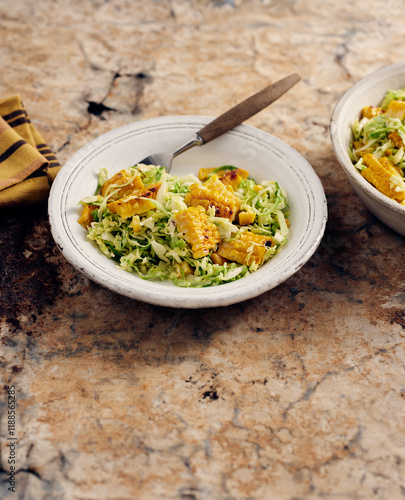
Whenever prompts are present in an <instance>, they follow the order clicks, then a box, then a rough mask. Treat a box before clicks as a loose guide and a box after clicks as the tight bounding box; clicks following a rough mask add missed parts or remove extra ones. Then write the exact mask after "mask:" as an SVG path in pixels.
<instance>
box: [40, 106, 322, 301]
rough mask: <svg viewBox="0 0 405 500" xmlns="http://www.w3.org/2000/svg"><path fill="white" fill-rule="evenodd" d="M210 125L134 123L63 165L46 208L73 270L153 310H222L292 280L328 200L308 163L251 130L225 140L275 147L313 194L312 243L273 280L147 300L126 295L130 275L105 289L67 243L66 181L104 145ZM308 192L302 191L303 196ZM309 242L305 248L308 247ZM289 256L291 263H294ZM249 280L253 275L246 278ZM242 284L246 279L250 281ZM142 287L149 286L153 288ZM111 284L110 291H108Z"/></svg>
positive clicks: (170, 120) (178, 120)
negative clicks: (198, 294) (197, 294)
mask: <svg viewBox="0 0 405 500" xmlns="http://www.w3.org/2000/svg"><path fill="white" fill-rule="evenodd" d="M209 120H212V118H210V117H203V116H185V115H177V116H170V117H169V116H165V117H157V118H149V119H145V120H138V121H134V122H131V123H129V124H126V125H123V126H120V127H117V128H113V129H112V130H110V131H108V132H105V133H104V134H101V135H100V136H98V137H96V138H95V139H93V140H92V141H90V142H89V143H87V144H86V145H85V146H83V147H82V148H80V149H79V150H78V151H77V152H76V153H74V154H73V155H72V156H71V157H70V158H69V159H68V160H67V162H66V164H65V166H64V169H65V170H62V171H61V172H60V174H62V175H60V174H58V176H57V177H56V179H55V182H54V183H53V185H52V188H51V193H50V197H49V203H48V214H49V222H50V226H51V232H52V236H53V238H54V240H55V242H56V244H57V246H58V247H59V249H60V251H61V252H62V254H63V255H64V256H65V258H66V259H67V260H68V261H69V262H70V263H71V264H72V265H73V266H74V267H76V269H78V270H79V271H80V272H81V273H82V274H84V275H85V276H87V277H88V278H89V279H90V280H91V281H93V282H96V283H98V284H100V285H102V286H103V287H105V288H109V289H110V290H113V291H115V292H117V293H119V294H121V295H126V296H127V297H130V298H133V299H137V300H140V301H142V302H146V303H150V304H154V305H160V306H166V307H174V308H187V309H190V308H210V307H217V306H226V305H231V304H234V303H238V302H242V301H245V300H248V299H251V298H254V297H256V296H258V295H261V294H262V293H265V292H267V291H270V290H271V289H272V288H275V287H276V286H278V285H280V284H281V283H282V282H284V281H285V280H286V279H288V278H289V277H290V276H292V275H293V274H294V273H295V272H296V271H298V270H299V269H300V268H301V267H302V266H303V265H304V264H305V263H306V262H307V261H308V260H309V259H310V258H311V256H312V255H313V253H314V252H315V251H316V249H317V247H318V246H319V244H320V242H321V239H322V237H323V234H324V231H325V227H326V222H327V203H326V196H325V192H324V189H323V186H322V183H321V181H320V179H319V177H318V175H317V174H316V172H315V170H314V169H313V167H312V166H311V165H310V164H309V162H308V161H307V160H306V159H305V158H304V157H303V156H302V155H301V154H300V153H299V152H298V151H297V150H295V149H294V148H293V147H291V146H290V145H288V144H287V143H285V142H283V141H282V140H281V139H278V138H277V137H275V136H273V135H271V134H269V133H268V132H265V131H263V130H261V129H257V128H255V127H252V126H250V125H245V124H243V125H239V126H238V127H236V128H235V129H233V130H232V131H230V132H228V134H232V135H234V136H237V137H240V138H244V139H246V138H247V137H250V138H251V139H253V141H254V142H257V143H258V144H263V145H265V144H267V146H266V149H270V150H271V149H272V148H276V145H277V148H276V149H277V150H278V151H279V153H278V154H280V153H282V152H285V153H286V154H287V157H288V158H289V161H290V162H291V163H290V167H289V168H290V169H291V168H293V167H292V165H296V164H297V163H298V164H301V166H302V167H303V168H302V171H300V170H299V169H298V167H297V173H295V175H296V176H297V178H298V179H301V180H305V182H304V185H306V186H307V188H310V190H311V193H309V194H310V195H311V196H309V194H308V193H307V199H308V200H312V201H311V202H310V204H309V210H310V218H309V221H308V224H309V226H308V227H310V231H309V232H310V233H311V234H312V237H311V238H310V240H308V235H306V237H305V238H306V239H305V241H303V242H302V241H301V242H300V245H299V246H298V248H296V250H294V252H293V254H291V255H290V258H289V259H287V261H285V262H284V263H282V262H280V263H278V264H279V265H278V268H279V272H278V273H277V272H276V273H275V275H274V276H273V277H269V276H266V277H264V276H261V278H260V279H257V280H256V279H255V281H256V288H255V289H254V288H253V286H250V287H249V293H246V291H243V292H242V290H237V289H236V288H242V287H241V286H240V284H241V283H242V281H243V279H242V280H240V281H239V282H234V283H229V284H223V285H221V286H218V287H214V288H215V290H214V289H213V288H212V287H208V288H201V289H195V290H203V291H204V290H206V291H207V290H208V292H204V293H206V294H207V297H206V295H203V298H201V297H195V298H194V300H189V299H188V298H187V300H185V302H182V300H183V298H184V297H183V296H182V297H180V298H179V295H182V294H183V293H185V291H187V290H189V289H179V290H183V291H182V292H181V294H171V295H172V296H170V294H169V293H168V292H169V290H167V291H165V292H163V291H162V290H159V289H157V290H156V291H153V292H151V291H150V289H149V290H148V289H147V290H146V295H143V296H141V295H140V293H139V292H138V291H136V290H135V287H133V288H132V289H131V290H125V281H126V280H127V279H129V277H130V274H129V273H128V274H127V275H126V278H124V279H122V280H121V278H120V280H119V282H116V281H115V282H114V283H112V282H111V283H108V280H106V279H105V274H106V273H104V274H103V275H102V276H101V277H100V275H96V274H95V273H94V268H87V267H86V266H85V265H83V261H82V259H81V257H80V255H79V253H78V252H77V249H76V246H77V245H75V243H74V242H72V240H69V238H66V234H67V233H66V231H67V230H66V228H65V226H64V225H65V223H68V221H67V219H66V217H67V215H66V213H65V214H63V211H64V210H65V208H64V207H65V205H64V201H63V200H65V201H66V196H67V195H66V193H68V192H69V186H70V188H71V187H72V186H71V185H70V184H71V182H70V180H71V179H72V177H74V176H75V174H76V173H77V172H78V171H79V170H80V168H85V169H86V168H88V167H87V166H86V165H88V164H87V163H86V162H87V158H89V157H92V155H93V153H94V154H95V155H97V154H98V151H103V150H104V148H105V146H106V144H105V142H106V141H107V142H108V143H114V144H118V143H120V141H121V139H123V138H125V140H128V139H129V138H130V139H132V138H133V137H134V134H135V135H137V134H139V135H142V136H143V137H144V136H145V133H147V130H148V128H150V129H151V130H158V131H162V130H163V131H164V130H166V129H170V127H171V128H172V129H173V130H178V129H179V126H180V129H181V128H184V127H187V130H188V129H189V130H190V131H191V130H193V128H190V126H191V127H196V130H197V129H198V128H197V127H199V128H201V125H205V124H206V123H207V122H208V121H209ZM293 160H294V161H293ZM83 165H84V166H83ZM293 170H295V167H294V168H293ZM298 172H300V173H298ZM307 188H303V189H304V190H306V189H307ZM315 203H316V205H315ZM61 226H63V227H64V231H65V232H62V231H61ZM307 241H308V243H306V242H307ZM279 255H280V257H281V256H282V252H280V254H279ZM293 255H294V258H292V257H293ZM276 257H277V256H276ZM86 262H87V261H86ZM287 264H288V268H287ZM120 271H122V273H127V272H126V271H124V270H120ZM259 271H260V270H259ZM252 276H253V274H252V275H250V278H251V277H252ZM257 278H259V276H257ZM246 279H249V276H248V277H247V278H246ZM121 281H122V283H121ZM146 283H149V284H150V283H151V282H146ZM249 283H250V282H249ZM111 284H113V285H114V288H112V286H110V285H111ZM269 284H271V286H269ZM147 288H148V287H147ZM225 289H226V290H228V291H229V292H230V293H229V294H227V296H225V293H222V292H221V293H218V291H219V290H224V291H225ZM176 290H177V289H176ZM184 290H185V291H184ZM193 290H194V289H193ZM208 293H209V295H211V296H212V299H211V297H208ZM215 296H216V297H215ZM217 299H220V300H219V302H218V301H217ZM201 300H203V301H204V303H201Z"/></svg>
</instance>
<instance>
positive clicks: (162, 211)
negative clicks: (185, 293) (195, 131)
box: [79, 164, 289, 287]
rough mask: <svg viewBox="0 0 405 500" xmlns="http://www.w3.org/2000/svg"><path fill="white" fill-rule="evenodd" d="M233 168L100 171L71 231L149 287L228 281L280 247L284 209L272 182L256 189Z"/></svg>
mask: <svg viewBox="0 0 405 500" xmlns="http://www.w3.org/2000/svg"><path fill="white" fill-rule="evenodd" d="M248 176H249V173H248V172H247V171H246V170H244V169H241V168H235V167H233V166H229V165H226V166H222V167H219V168H216V169H214V168H202V169H200V171H199V174H198V177H196V176H195V175H194V174H189V175H186V176H183V177H178V176H175V175H170V174H168V173H167V172H166V171H165V169H164V167H161V166H151V165H143V164H138V165H135V166H133V167H129V168H127V169H124V170H122V171H120V172H118V173H117V174H115V175H113V176H112V177H110V176H109V174H108V171H107V170H106V169H101V170H100V173H99V177H98V186H97V188H96V192H95V195H93V196H88V197H86V198H84V199H82V200H81V201H80V203H81V204H82V205H83V211H82V214H81V216H80V219H79V223H80V224H81V225H82V226H83V227H84V228H85V229H86V230H87V238H88V239H89V240H90V241H92V242H94V243H95V244H96V245H97V246H98V247H99V249H100V250H101V252H103V254H104V255H106V257H108V258H111V259H115V260H116V262H117V265H118V266H119V267H121V268H123V269H124V270H126V271H129V272H136V273H137V274H138V275H139V276H140V277H141V278H143V279H149V280H170V281H172V282H173V283H174V284H175V285H177V286H182V287H205V286H211V285H220V284H221V283H227V282H230V281H235V280H237V279H240V278H242V277H244V276H247V275H248V274H250V273H251V272H254V271H256V270H257V269H258V268H259V267H261V266H262V265H263V264H264V263H265V262H266V261H268V260H269V259H271V258H272V257H273V256H274V255H275V254H276V253H277V252H278V251H279V250H280V248H281V247H282V246H283V245H284V244H285V243H286V241H287V235H288V232H289V230H288V227H289V221H288V218H287V217H288V215H289V208H288V201H287V195H286V192H285V191H284V189H283V188H282V187H280V186H279V185H278V184H277V182H274V181H263V182H261V183H260V184H257V183H256V182H255V181H254V180H253V179H250V178H249V177H248Z"/></svg>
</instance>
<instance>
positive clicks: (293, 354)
mask: <svg viewBox="0 0 405 500" xmlns="http://www.w3.org/2000/svg"><path fill="white" fill-rule="evenodd" d="M404 11H405V7H404V4H403V2H400V1H395V0H392V1H382V0H372V1H369V2H361V1H347V2H344V3H341V2H336V1H322V2H321V1H320V0H318V1H309V0H308V1H305V0H301V1H300V0H297V1H292V0H288V1H283V2H281V1H280V2H276V1H271V0H264V1H262V2H259V1H253V0H252V1H244V2H242V1H238V0H234V1H232V0H229V1H219V0H217V1H214V0H204V1H203V0H193V1H190V2H186V1H174V0H173V1H163V2H158V1H151V2H142V1H140V0H134V1H129V0H115V1H113V0H111V1H101V0H94V1H88V0H87V1H79V0H52V1H51V0H39V1H38V2H35V3H33V2H30V1H28V0H2V2H1V3H0V62H1V69H0V95H1V96H6V95H8V94H11V93H16V92H18V93H20V95H21V96H22V98H23V100H24V103H25V105H26V107H27V109H28V112H29V114H30V116H31V119H32V121H33V122H34V123H35V125H36V126H37V127H38V128H39V130H40V131H41V132H42V133H43V135H44V137H45V138H46V140H47V141H48V143H49V144H50V145H51V147H52V148H53V149H54V150H55V152H56V153H57V156H58V158H59V160H60V161H61V162H62V163H63V162H64V161H65V160H66V159H67V158H69V157H70V155H72V154H73V153H74V152H75V151H77V150H78V149H79V148H80V147H81V146H83V145H84V144H86V143H87V142H88V141H89V140H91V139H93V138H95V137H97V136H98V135H100V134H101V133H103V132H105V131H108V130H110V129H112V128H114V127H117V126H120V125H123V124H126V123H129V122H132V121H134V120H140V119H144V118H150V117H155V116H162V115H176V114H198V115H209V116H216V115H218V114H219V112H220V111H223V110H225V109H227V108H228V107H230V106H231V105H233V104H236V103H237V102H238V101H239V100H241V99H243V98H244V97H246V96H247V95H249V94H251V93H253V92H255V91H256V90H259V89H260V88H262V87H263V86H264V85H266V84H267V83H269V82H272V81H275V80H277V79H279V77H282V76H286V75H287V74H289V73H292V72H295V71H297V72H299V73H300V74H301V75H302V82H301V83H300V84H299V85H297V86H296V88H295V89H294V90H293V91H292V92H291V93H289V94H288V98H287V97H286V98H285V99H283V100H280V101H279V102H278V103H275V104H274V105H273V106H271V107H270V108H268V109H267V110H265V111H263V112H261V113H260V114H258V115H257V116H255V117H254V118H251V119H250V120H249V121H248V123H250V124H251V125H254V126H257V127H259V128H262V129H263V130H266V131H268V132H271V133H273V134H275V135H277V136H278V137H279V138H281V139H283V140H284V141H286V142H287V143H289V144H290V145H291V146H293V147H295V148H296V149H297V150H298V151H299V152H300V153H301V154H302V155H304V156H305V157H306V158H307V159H308V160H309V162H310V163H311V164H312V165H313V167H314V169H315V171H316V172H317V173H318V175H319V177H320V179H321V181H322V183H323V185H324V188H325V192H326V195H327V199H328V205H329V221H328V225H327V229H326V233H325V236H324V239H323V241H322V243H321V245H320V247H319V249H318V250H317V252H316V253H315V254H314V256H313V257H312V258H311V259H310V261H309V262H308V263H307V264H306V265H305V266H304V267H303V268H302V269H301V270H300V271H298V272H297V273H296V274H295V275H294V276H292V277H291V278H290V279H288V280H287V281H286V282H285V283H283V284H282V285H280V286H279V287H277V288H276V289H274V290H272V291H270V292H268V293H266V294H264V295H262V296H260V297H258V298H257V299H254V300H250V301H247V302H244V303H241V304H238V305H233V306H229V307H225V308H218V309H214V310H197V311H192V310H191V311H190V310H181V309H178V310H177V309H169V308H163V307H154V306H151V305H147V304H144V303H141V302H136V301H133V300H130V299H127V298H124V297H122V296H119V295H115V294H114V293H112V292H110V291H108V290H106V289H104V288H102V287H100V286H98V285H96V284H94V283H92V282H90V281H88V280H87V279H86V278H85V277H83V276H82V275H81V274H80V273H79V272H78V271H76V270H75V269H74V268H72V266H71V265H70V264H68V263H67V262H66V261H65V259H64V258H63V257H62V256H61V254H60V253H59V251H58V249H57V248H56V247H55V244H54V242H53V240H52V237H51V235H50V230H49V225H48V222H47V212H46V207H36V208H34V209H30V210H15V211H13V213H5V212H4V213H1V214H0V217H1V219H0V220H1V228H0V252H1V258H0V266H1V272H0V280H1V288H0V290H1V296H0V304H1V344H0V345H1V356H0V366H1V370H0V378H1V384H2V387H3V390H2V394H3V396H4V397H3V396H2V398H1V402H0V410H1V435H0V437H1V443H2V445H1V456H0V458H1V474H0V478H1V486H0V497H1V498H4V499H13V498H18V499H25V500H28V499H29V500H31V499H34V500H37V499H38V500H42V499H46V500H56V499H57V500H132V499H142V500H149V499H167V500H169V499H170V500H234V499H238V500H239V499H243V500H248V499H249V500H259V499H260V500H267V499H269V500H318V499H324V498H330V499H333V500H353V499H359V500H360V499H362V500H363V499H364V500H370V499H379V500H400V499H402V498H404V497H405V418H404V417H405V353H404V333H405V307H404V306H405V276H404V259H405V250H404V238H403V237H400V236H399V235H397V234H396V233H394V232H393V231H391V230H390V229H388V228H387V227H386V226H384V225H383V224H382V223H380V222H379V221H378V220H376V219H375V218H374V217H373V216H372V215H371V214H370V213H369V212H368V211H367V210H366V209H365V208H364V206H363V205H362V204H361V203H360V201H359V200H358V199H357V197H356V196H355V195H354V192H353V190H352V189H351V187H350V186H349V185H348V182H347V181H346V179H345V177H344V174H343V173H342V171H341V170H340V167H339V166H338V163H337V161H336V160H335V159H334V157H333V153H332V147H331V144H330V140H329V131H328V124H329V119H330V114H331V112H332V110H333V107H334V105H335V103H336V101H337V99H338V98H339V96H340V95H341V94H342V93H343V92H344V91H345V90H346V89H348V88H349V87H350V85H351V84H352V83H353V82H355V81H357V80H358V79H360V78H362V77H363V76H365V75H366V74H367V73H369V72H371V71H373V70H375V69H378V68H380V67H381V66H383V65H386V64H390V63H394V62H397V61H400V60H401V59H402V58H403V47H404V42H405V35H404V30H403V19H404V14H405V12H404ZM7 386H15V391H16V398H17V408H16V414H17V421H16V431H17V437H18V440H17V457H16V462H17V464H16V469H17V474H16V483H17V484H16V493H12V492H10V491H8V487H9V486H10V483H8V482H7V478H8V477H9V476H7V473H8V472H9V471H10V465H9V464H8V457H9V452H10V448H9V447H7V442H8V441H7V436H8V434H7V405H6V403H7V399H6V398H7V389H6V388H7Z"/></svg>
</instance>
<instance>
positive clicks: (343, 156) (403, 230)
mask: <svg viewBox="0 0 405 500" xmlns="http://www.w3.org/2000/svg"><path fill="white" fill-rule="evenodd" d="M401 88H405V62H401V63H397V64H392V65H391V66H386V67H384V68H382V69H380V70H378V71H376V72H374V73H372V74H370V75H368V76H366V77H365V78H363V79H362V80H360V81H359V82H357V83H356V84H355V85H353V87H351V88H350V89H349V90H348V91H347V92H346V93H345V94H344V95H343V96H342V97H341V99H340V100H339V102H338V103H337V105H336V107H335V109H334V111H333V114H332V118H331V126H330V134H331V140H332V145H333V149H334V152H335V155H336V158H337V159H338V161H339V163H340V165H341V166H342V168H343V170H344V172H345V174H346V176H347V178H348V180H349V182H350V184H351V185H352V186H353V189H354V190H355V192H356V193H357V195H358V196H359V198H360V199H361V200H362V202H363V203H364V205H365V206H366V207H367V208H368V209H369V210H370V212H371V213H373V214H374V215H375V216H376V217H378V218H379V219H380V220H381V221H382V222H384V223H385V224H386V225H387V226H389V227H390V228H392V229H394V231H397V232H398V233H400V234H402V235H404V236H405V206H403V205H401V204H399V203H398V202H396V201H394V200H391V199H390V198H388V197H387V196H385V195H383V194H382V193H380V192H379V191H378V190H377V189H376V188H375V187H374V186H372V185H371V184H370V183H369V182H368V181H366V179H364V177H362V175H361V174H360V173H359V172H358V171H357V170H356V169H355V168H354V166H353V164H352V162H351V160H350V157H349V153H348V147H349V142H350V140H351V137H352V132H351V124H352V123H353V122H354V120H355V119H356V118H358V117H359V116H360V112H361V109H362V108H363V107H364V106H370V105H374V106H378V105H379V104H380V103H381V101H382V99H383V97H384V94H385V92H386V91H387V90H390V89H401Z"/></svg>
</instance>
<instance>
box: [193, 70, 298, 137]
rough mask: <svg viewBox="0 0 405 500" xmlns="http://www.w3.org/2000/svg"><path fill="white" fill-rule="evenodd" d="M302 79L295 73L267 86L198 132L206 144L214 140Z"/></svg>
mask: <svg viewBox="0 0 405 500" xmlns="http://www.w3.org/2000/svg"><path fill="white" fill-rule="evenodd" d="M300 80H301V77H300V75H298V74H297V73H293V74H292V75H290V76H287V77H286V78H283V79H282V80H279V81H278V82H276V83H273V84H272V85H269V86H268V87H265V88H264V89H262V90H260V91H259V92H257V93H256V94H253V95H252V96H250V97H248V98H247V99H245V100H244V101H242V102H241V103H240V104H237V105H236V106H235V107H233V108H231V109H230V110H229V111H226V112H225V113H223V114H222V115H221V116H219V117H218V118H216V119H215V120H213V121H212V122H210V123H208V125H205V127H203V128H202V129H201V130H200V131H199V132H197V134H198V135H199V136H200V137H201V139H202V141H203V143H204V144H206V143H207V142H209V141H212V140H213V139H215V138H216V137H218V136H220V135H222V134H224V133H225V132H228V131H229V130H231V129H233V128H234V127H236V126H237V125H240V124H241V123H242V122H244V121H245V120H247V119H248V118H250V117H251V116H253V115H255V114H256V113H258V112H259V111H261V110H262V109H264V108H266V107H267V106H269V104H271V103H272V102H274V101H276V100H277V99H278V98H279V97H281V96H282V95H283V94H285V93H286V92H287V91H288V90H290V88H291V87H293V86H294V85H295V84H296V83H298V82H299V81H300Z"/></svg>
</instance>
